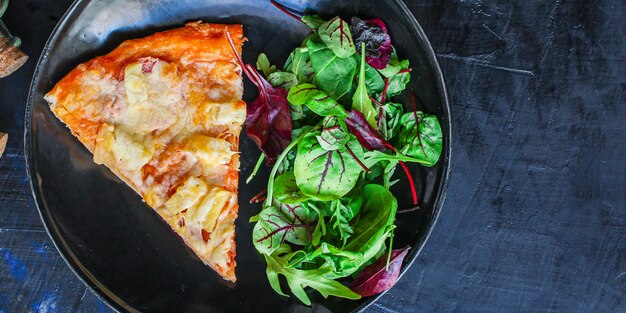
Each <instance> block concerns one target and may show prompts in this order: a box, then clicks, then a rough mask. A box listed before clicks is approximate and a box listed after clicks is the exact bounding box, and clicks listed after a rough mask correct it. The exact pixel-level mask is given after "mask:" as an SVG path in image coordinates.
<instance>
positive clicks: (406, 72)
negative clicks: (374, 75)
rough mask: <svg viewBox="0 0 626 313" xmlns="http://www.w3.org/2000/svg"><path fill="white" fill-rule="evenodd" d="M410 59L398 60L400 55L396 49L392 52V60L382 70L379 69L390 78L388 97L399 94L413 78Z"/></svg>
mask: <svg viewBox="0 0 626 313" xmlns="http://www.w3.org/2000/svg"><path fill="white" fill-rule="evenodd" d="M409 66H410V64H409V60H408V59H405V60H402V61H400V60H398V55H397V54H396V51H395V50H394V51H393V53H392V54H391V61H390V62H389V64H387V67H385V68H384V69H382V70H378V71H379V72H380V73H381V74H382V75H383V76H385V77H387V78H389V86H388V87H387V97H393V96H396V95H399V94H400V93H402V91H404V90H405V89H406V85H407V84H408V83H409V81H410V80H411V73H410V69H409Z"/></svg>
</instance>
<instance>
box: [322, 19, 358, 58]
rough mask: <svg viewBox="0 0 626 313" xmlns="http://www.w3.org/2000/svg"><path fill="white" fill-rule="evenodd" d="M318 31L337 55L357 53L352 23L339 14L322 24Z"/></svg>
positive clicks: (342, 56)
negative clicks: (351, 30) (351, 27)
mask: <svg viewBox="0 0 626 313" xmlns="http://www.w3.org/2000/svg"><path fill="white" fill-rule="evenodd" d="M317 33H318V34H319V36H320V38H321V39H322V41H323V42H324V43H325V44H326V46H328V48H330V50H332V51H333V53H334V54H335V55H336V56H338V57H340V58H348V57H351V56H352V55H354V54H355V53H356V48H355V47H354V41H353V40H352V32H350V25H349V24H348V23H346V22H345V21H344V20H342V19H341V18H339V17H338V16H337V17H335V18H333V19H332V20H330V21H328V22H326V23H324V24H322V25H320V26H319V28H318V30H317Z"/></svg>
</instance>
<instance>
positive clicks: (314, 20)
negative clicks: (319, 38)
mask: <svg viewBox="0 0 626 313" xmlns="http://www.w3.org/2000/svg"><path fill="white" fill-rule="evenodd" d="M300 20H301V21H302V23H304V24H305V25H306V26H309V27H310V28H311V29H312V30H313V31H317V29H318V28H319V27H320V25H322V24H324V23H325V22H326V21H325V20H324V19H322V18H321V17H320V16H319V15H317V14H313V15H304V16H302V18H300Z"/></svg>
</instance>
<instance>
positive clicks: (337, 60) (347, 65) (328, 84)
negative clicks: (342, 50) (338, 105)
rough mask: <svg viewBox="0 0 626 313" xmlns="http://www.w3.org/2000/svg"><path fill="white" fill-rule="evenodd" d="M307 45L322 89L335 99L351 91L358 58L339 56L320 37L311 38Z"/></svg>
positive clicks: (318, 83)
mask: <svg viewBox="0 0 626 313" xmlns="http://www.w3.org/2000/svg"><path fill="white" fill-rule="evenodd" d="M306 45H307V47H308V49H309V50H308V51H309V57H310V58H311V64H312V66H313V70H314V72H315V79H316V81H317V85H318V86H319V87H320V89H322V90H323V91H325V92H326V93H328V95H330V96H331V97H333V99H341V98H342V97H343V96H344V95H346V94H347V93H349V92H350V90H351V89H352V82H353V80H354V74H355V73H356V63H357V61H356V58H354V57H347V58H341V57H338V56H337V55H336V54H335V53H334V52H333V51H332V50H331V49H330V48H328V46H326V45H325V44H324V43H323V42H321V40H319V39H311V40H309V41H308V42H307V43H306Z"/></svg>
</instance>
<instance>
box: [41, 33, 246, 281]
mask: <svg viewBox="0 0 626 313" xmlns="http://www.w3.org/2000/svg"><path fill="white" fill-rule="evenodd" d="M227 33H230V36H231V37H232V39H233V41H234V44H235V47H236V48H237V49H238V50H239V51H240V52H241V46H242V44H243V41H244V38H243V30H242V26H241V25H218V24H206V23H202V22H194V23H189V24H187V25H185V27H182V28H178V29H173V30H169V31H164V32H160V33H156V34H154V35H151V36H148V37H145V38H142V39H136V40H129V41H126V42H124V43H122V44H121V45H120V46H119V47H118V48H116V49H115V50H113V51H112V52H111V53H109V54H107V55H104V56H101V57H97V58H95V59H93V60H91V61H89V62H86V63H84V64H81V65H79V66H78V67H77V68H76V69H74V70H72V71H71V72H70V73H69V74H68V75H67V76H65V78H63V79H62V80H61V81H60V82H59V83H58V84H57V85H56V86H55V87H54V88H53V89H52V91H50V92H49V93H48V94H47V95H46V96H45V99H46V100H47V101H48V102H49V104H50V108H51V109H52V112H54V114H55V115H56V116H57V117H58V118H59V119H60V120H61V121H63V122H64V123H65V124H67V126H68V127H69V129H70V130H71V132H72V134H74V136H76V137H77V138H78V140H80V141H81V142H82V143H83V144H84V145H85V147H87V149H89V151H90V152H91V153H93V159H94V161H95V162H96V163H98V164H104V165H106V166H107V167H108V168H109V169H110V170H111V171H112V172H113V173H115V174H116V175H117V176H118V177H119V178H120V179H122V180H123V181H124V182H126V183H127V184H128V185H129V186H130V187H132V188H133V189H134V190H135V191H136V192H137V193H139V194H140V195H141V196H142V198H143V199H144V201H145V202H146V203H147V204H148V205H149V206H150V207H152V208H153V209H154V210H155V211H156V212H157V213H158V214H159V215H160V216H161V217H162V218H163V219H164V220H165V221H166V222H167V223H168V224H169V225H170V226H171V228H172V229H173V230H174V231H175V232H176V233H177V234H178V235H180V237H182V239H183V240H184V242H185V243H186V244H187V245H188V246H189V247H190V248H191V249H192V250H193V251H194V252H195V253H196V254H197V255H198V257H199V258H200V259H201V260H202V261H203V262H204V263H205V264H207V265H209V266H210V267H211V268H213V269H214V270H215V271H216V272H217V273H219V274H220V275H221V276H222V277H223V278H224V279H227V280H230V281H233V282H234V281H235V280H236V277H235V264H236V263H235V240H234V239H235V225H234V222H235V218H236V217H237V211H238V204H237V184H238V171H239V154H238V145H239V134H240V132H241V128H242V124H243V122H244V120H245V115H246V105H245V102H243V101H242V100H241V97H242V93H243V85H242V76H241V67H240V66H239V65H238V63H237V60H236V57H235V54H234V53H233V51H232V48H231V46H230V45H229V42H228V39H227V36H226V34H227Z"/></svg>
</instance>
